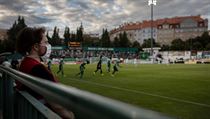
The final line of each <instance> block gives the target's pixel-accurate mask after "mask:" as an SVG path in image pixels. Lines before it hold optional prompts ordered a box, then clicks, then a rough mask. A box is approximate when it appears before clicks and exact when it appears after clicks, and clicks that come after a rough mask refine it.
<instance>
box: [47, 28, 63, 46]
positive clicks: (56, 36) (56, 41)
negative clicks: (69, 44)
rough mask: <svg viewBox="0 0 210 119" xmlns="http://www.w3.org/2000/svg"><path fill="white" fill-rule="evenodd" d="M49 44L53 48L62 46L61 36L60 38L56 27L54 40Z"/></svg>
mask: <svg viewBox="0 0 210 119" xmlns="http://www.w3.org/2000/svg"><path fill="white" fill-rule="evenodd" d="M49 43H50V44H51V45H52V46H56V45H61V44H62V42H61V39H60V36H59V29H58V28H57V26H55V27H54V30H53V35H52V38H51V39H50V40H49Z"/></svg>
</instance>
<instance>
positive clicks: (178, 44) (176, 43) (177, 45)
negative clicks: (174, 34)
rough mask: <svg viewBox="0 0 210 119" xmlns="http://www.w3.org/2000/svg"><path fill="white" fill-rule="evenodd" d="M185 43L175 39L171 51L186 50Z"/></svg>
mask: <svg viewBox="0 0 210 119" xmlns="http://www.w3.org/2000/svg"><path fill="white" fill-rule="evenodd" d="M184 47H185V46H184V41H182V40H181V39H175V40H173V41H172V43H171V50H178V51H181V50H184Z"/></svg>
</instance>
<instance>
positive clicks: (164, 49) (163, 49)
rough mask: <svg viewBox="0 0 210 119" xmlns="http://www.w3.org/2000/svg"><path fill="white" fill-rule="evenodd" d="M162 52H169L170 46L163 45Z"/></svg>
mask: <svg viewBox="0 0 210 119" xmlns="http://www.w3.org/2000/svg"><path fill="white" fill-rule="evenodd" d="M161 50H162V51H169V50H170V46H169V45H162V46H161Z"/></svg>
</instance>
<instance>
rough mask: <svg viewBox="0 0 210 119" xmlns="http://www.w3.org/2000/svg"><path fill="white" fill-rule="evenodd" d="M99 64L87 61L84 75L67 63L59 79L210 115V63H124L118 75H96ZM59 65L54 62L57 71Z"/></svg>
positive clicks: (181, 113) (160, 108)
mask: <svg viewBox="0 0 210 119" xmlns="http://www.w3.org/2000/svg"><path fill="white" fill-rule="evenodd" d="M95 69H96V64H88V65H86V69H85V74H84V77H83V79H80V78H79V76H77V77H76V76H75V74H76V73H78V72H79V65H64V73H65V76H64V77H62V76H60V75H58V78H59V81H60V82H61V83H63V84H65V85H69V86H73V87H76V88H79V89H82V90H85V91H90V92H93V93H96V94H99V95H103V96H106V97H110V98H113V99H116V100H120V101H122V102H126V103H129V104H132V105H135V106H139V107H142V108H146V109H150V110H154V111H157V112H161V113H165V114H167V115H171V116H173V117H176V118H182V119H210V65H209V64H194V65H188V64H170V65H166V64H154V65H151V64H139V65H137V66H134V65H126V64H123V65H121V67H120V68H119V72H118V73H116V75H115V76H114V77H112V76H111V74H110V73H107V72H106V65H103V71H104V72H103V74H104V75H103V76H101V75H100V73H99V72H97V73H96V74H95V75H93V72H94V70H95ZM57 70H58V65H53V72H54V73H55V72H56V71H57Z"/></svg>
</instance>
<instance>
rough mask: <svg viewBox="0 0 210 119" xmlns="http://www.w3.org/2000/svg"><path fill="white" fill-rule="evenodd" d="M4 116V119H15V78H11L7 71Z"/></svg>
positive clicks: (3, 77)
mask: <svg viewBox="0 0 210 119" xmlns="http://www.w3.org/2000/svg"><path fill="white" fill-rule="evenodd" d="M2 79H3V101H4V103H3V117H4V119H14V103H13V97H14V91H13V80H11V79H9V76H8V75H7V74H6V73H3V76H2Z"/></svg>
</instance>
